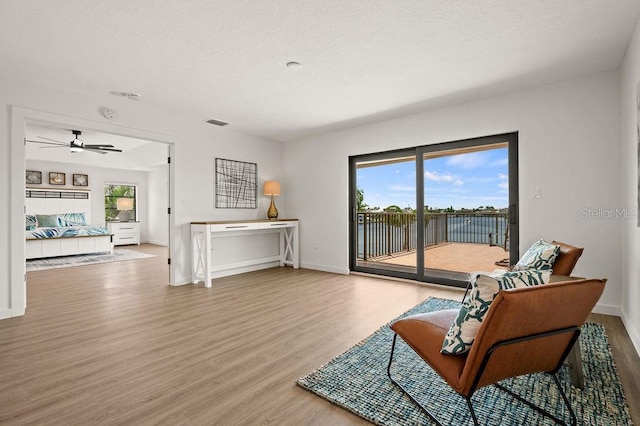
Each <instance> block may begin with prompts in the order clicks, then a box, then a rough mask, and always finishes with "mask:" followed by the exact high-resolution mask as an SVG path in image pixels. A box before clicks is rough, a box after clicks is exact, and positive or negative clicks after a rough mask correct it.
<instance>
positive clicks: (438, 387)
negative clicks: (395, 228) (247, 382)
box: [297, 298, 632, 426]
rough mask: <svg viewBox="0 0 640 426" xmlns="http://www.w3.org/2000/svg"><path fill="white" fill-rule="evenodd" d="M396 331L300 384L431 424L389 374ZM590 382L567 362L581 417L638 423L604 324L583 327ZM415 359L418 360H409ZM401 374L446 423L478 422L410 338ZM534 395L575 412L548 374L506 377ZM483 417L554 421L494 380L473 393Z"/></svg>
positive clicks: (403, 348) (364, 408)
mask: <svg viewBox="0 0 640 426" xmlns="http://www.w3.org/2000/svg"><path fill="white" fill-rule="evenodd" d="M458 306H460V305H459V303H458V302H454V301H451V300H444V299H437V298H429V299H427V300H426V301H425V302H423V303H421V304H419V305H418V306H416V307H414V308H413V309H411V310H410V311H408V312H406V313H405V314H403V315H402V316H406V315H412V314H417V313H423V312H430V311H434V310H440V309H448V308H455V307H458ZM392 338H393V332H392V331H391V329H390V328H389V325H388V324H387V325H385V326H383V327H381V328H380V329H378V331H376V332H375V333H374V334H372V335H371V336H369V337H368V338H366V339H365V340H363V341H362V342H360V343H358V344H357V345H355V346H354V347H352V348H351V349H349V350H348V351H347V352H345V353H343V354H342V355H339V356H338V357H336V358H334V359H333V360H331V361H330V362H329V363H328V364H326V365H324V366H322V367H320V368H319V369H318V370H316V371H313V372H312V373H310V374H309V375H307V376H305V377H302V378H300V379H298V381H297V384H298V385H300V386H302V387H303V388H305V389H308V390H310V391H311V392H313V393H315V394H317V395H319V396H321V397H322V398H325V399H327V400H328V401H330V402H332V403H334V404H337V405H338V406H340V407H342V408H345V409H347V410H349V411H351V412H353V413H355V414H357V415H359V416H361V417H363V418H364V419H366V420H368V421H370V422H372V423H375V424H378V425H408V424H410V425H430V424H432V423H431V421H430V420H429V419H428V418H427V416H426V415H425V414H424V413H423V412H422V411H421V410H420V409H419V408H418V407H416V406H415V405H414V404H413V403H412V401H411V400H410V399H409V398H408V397H406V396H405V395H404V394H403V393H402V391H401V390H400V389H398V388H397V387H396V386H395V385H394V384H393V383H391V382H390V381H389V378H388V377H387V371H386V369H387V363H388V362H389V353H390V351H391V340H392ZM580 345H581V349H582V358H583V370H584V377H585V388H584V390H580V389H577V388H574V387H573V386H571V385H570V379H569V372H568V370H567V367H562V368H561V369H560V372H559V373H558V377H559V379H560V381H561V383H563V384H564V389H565V391H566V393H567V396H568V397H569V400H570V401H571V406H572V407H573V409H574V411H575V413H576V416H577V417H578V424H580V425H631V424H632V421H631V418H630V415H629V408H628V406H627V403H626V400H625V397H624V394H623V391H622V386H621V384H620V380H619V377H618V373H617V369H616V366H615V363H614V361H613V357H612V355H611V349H610V347H609V343H608V340H607V336H606V334H605V331H604V327H603V326H602V325H600V324H594V323H587V324H585V325H584V327H583V330H582V334H581V335H580ZM408 366H410V367H408ZM392 369H393V372H394V375H395V376H397V377H398V379H399V381H400V383H402V384H403V385H405V386H406V387H407V388H408V389H409V390H410V391H412V394H414V396H416V397H418V398H419V400H420V402H421V403H423V404H424V405H425V406H426V407H427V408H429V409H430V410H431V411H432V412H433V413H435V414H436V417H438V419H439V420H440V421H441V422H442V423H443V424H451V425H467V424H473V421H472V420H471V416H470V414H469V410H468V408H467V404H466V402H465V400H464V398H462V397H461V396H459V395H458V394H457V393H456V392H455V391H453V390H451V388H450V387H449V386H448V385H447V384H446V383H445V382H444V381H443V380H442V379H441V378H440V377H439V376H438V375H437V374H436V373H434V372H433V370H431V369H430V368H429V367H428V366H427V364H426V363H425V362H424V361H422V360H421V359H420V358H419V357H418V356H417V355H415V353H414V352H413V350H411V348H409V347H408V346H407V345H406V344H405V343H404V342H403V341H402V339H398V343H397V344H396V355H394V364H393V366H392ZM502 383H503V384H505V385H506V386H507V387H509V388H511V389H512V390H513V391H515V392H516V393H518V394H519V395H521V396H523V397H525V398H526V399H528V400H530V401H533V402H534V403H536V404H538V405H540V406H542V407H543V408H546V409H548V410H549V411H551V412H552V413H554V414H556V415H559V417H560V418H563V419H566V420H568V419H569V414H568V411H567V410H566V408H565V406H564V404H563V403H562V402H560V403H558V401H559V400H560V396H559V394H558V392H557V389H556V387H555V385H554V384H553V379H551V378H550V377H549V376H547V375H545V374H535V375H531V376H525V377H519V378H516V379H509V380H505V381H504V382H502ZM471 401H472V403H473V406H474V408H475V409H476V413H477V415H478V421H479V422H480V424H491V425H497V424H500V425H518V426H519V425H538V424H540V425H547V424H554V423H553V422H551V421H550V420H549V419H547V418H545V417H544V416H541V415H539V414H538V413H537V412H535V411H534V410H532V409H530V408H529V407H527V406H525V405H524V404H522V403H520V402H519V401H517V400H515V399H514V398H512V397H511V396H509V395H508V394H506V393H505V392H502V391H500V390H498V389H497V388H495V387H493V386H488V387H485V388H481V389H479V390H478V391H476V392H475V393H474V395H473V397H472V398H471Z"/></svg>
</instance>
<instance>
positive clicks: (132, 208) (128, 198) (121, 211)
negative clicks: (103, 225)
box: [104, 184, 138, 222]
mask: <svg viewBox="0 0 640 426" xmlns="http://www.w3.org/2000/svg"><path fill="white" fill-rule="evenodd" d="M136 189H137V188H136V186H135V185H122V184H120V185H113V184H105V186H104V217H105V220H106V221H107V222H118V221H134V220H137V217H138V206H137V203H136Z"/></svg>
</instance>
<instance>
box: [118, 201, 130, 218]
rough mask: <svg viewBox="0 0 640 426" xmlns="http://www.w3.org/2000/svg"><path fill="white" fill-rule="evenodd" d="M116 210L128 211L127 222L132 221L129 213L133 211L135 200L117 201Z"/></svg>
mask: <svg viewBox="0 0 640 426" xmlns="http://www.w3.org/2000/svg"><path fill="white" fill-rule="evenodd" d="M116 208H117V209H118V210H120V211H121V212H124V211H126V212H127V219H126V220H131V217H130V213H129V212H130V211H131V210H133V198H118V201H116ZM118 216H120V213H118Z"/></svg>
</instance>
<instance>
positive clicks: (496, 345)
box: [387, 279, 606, 425]
mask: <svg viewBox="0 0 640 426" xmlns="http://www.w3.org/2000/svg"><path fill="white" fill-rule="evenodd" d="M605 283H606V279H602V280H576V281H565V282H559V283H553V284H545V285H540V286H535V287H527V288H518V289H513V290H508V291H500V292H499V294H498V296H496V298H495V299H494V300H493V302H492V304H491V306H490V307H489V310H488V312H487V315H486V317H485V318H484V320H483V322H482V325H481V326H480V329H479V330H478V334H477V335H476V338H475V340H474V342H473V344H472V346H471V349H470V350H469V352H468V353H467V354H465V355H445V354H442V353H440V348H441V347H442V341H443V339H444V337H445V335H446V333H447V331H448V329H449V326H450V325H451V323H452V322H453V321H454V319H455V318H456V315H457V313H458V310H457V309H449V310H444V311H438V312H430V313H427V314H420V315H413V316H410V317H407V318H404V319H401V320H398V321H396V322H395V323H393V324H392V325H391V329H392V330H393V331H394V333H395V334H394V337H393V346H392V349H391V355H390V357H389V364H388V367H387V374H388V376H389V378H390V379H391V381H392V382H393V383H395V384H396V385H397V386H398V387H400V389H402V391H403V392H404V393H406V394H407V395H408V396H409V397H410V398H411V399H412V400H413V401H414V403H415V404H417V405H418V406H419V407H420V408H421V409H422V410H423V411H424V412H425V413H426V414H427V415H428V416H429V418H430V419H431V420H433V421H434V422H436V423H437V424H441V423H440V422H439V421H438V420H437V419H436V417H435V416H434V415H433V414H431V413H430V412H429V411H428V410H427V409H426V408H425V407H424V406H423V405H421V404H420V403H419V402H418V401H417V400H416V399H415V398H414V397H413V396H411V394H410V393H409V392H408V391H407V390H406V389H405V388H404V387H403V386H402V385H401V384H400V383H398V382H397V381H396V380H395V379H394V378H393V376H392V364H393V355H394V351H395V348H396V339H397V337H398V336H400V337H401V338H402V340H404V341H405V342H406V343H407V344H408V345H409V346H410V347H411V348H412V349H413V350H414V351H415V352H416V353H417V354H418V355H420V357H421V358H422V359H423V360H424V361H425V362H426V363H427V364H429V365H430V366H431V368H433V369H434V370H435V371H436V372H437V373H438V374H439V375H440V376H441V377H442V379H444V381H445V382H447V384H449V386H451V387H452V388H453V389H454V390H455V391H456V392H457V393H458V394H460V395H461V396H462V397H463V398H465V400H466V402H467V405H468V407H469V410H470V412H471V417H472V419H473V422H474V424H475V425H477V424H478V420H477V417H476V414H475V411H474V410H473V406H472V404H471V397H472V395H473V393H474V392H475V391H476V390H477V389H479V388H481V387H484V386H488V385H491V384H495V386H497V387H498V388H500V389H501V390H503V391H505V392H508V393H509V394H510V395H512V396H514V397H515V398H516V399H518V400H520V401H522V402H524V403H526V404H527V405H529V406H530V407H532V408H534V409H535V410H536V411H538V412H540V413H541V414H543V415H545V416H547V417H550V418H551V419H553V420H555V421H556V422H559V423H563V422H562V420H560V419H559V418H557V417H556V416H554V415H553V414H551V413H549V412H548V411H546V410H543V409H542V408H540V407H537V406H535V405H533V404H532V403H530V402H529V401H526V400H524V399H523V398H521V397H520V396H518V395H516V394H515V393H513V392H512V391H511V390H509V389H507V388H505V387H504V386H502V385H500V384H498V383H497V382H499V381H501V380H504V379H507V378H509V377H516V376H520V375H524V374H531V373H535V372H547V373H549V374H551V375H552V377H553V379H554V381H555V383H556V386H557V387H558V390H559V392H560V394H561V396H562V399H563V400H564V403H565V404H566V405H567V407H568V408H569V414H570V416H571V424H573V425H575V424H576V421H577V420H576V416H575V413H574V412H573V409H572V408H571V405H570V403H569V401H568V399H567V397H566V395H565V393H564V391H563V389H562V386H561V385H560V382H559V381H558V378H557V377H556V375H555V373H556V372H557V371H558V370H559V369H560V367H561V366H562V363H563V361H564V359H565V358H566V356H567V354H568V353H569V350H570V349H571V347H572V346H573V344H574V343H575V342H576V341H577V339H578V336H579V334H580V327H581V326H582V324H583V323H584V322H585V320H586V318H587V316H588V315H589V313H590V312H591V310H592V309H593V307H594V306H595V304H596V302H597V301H598V299H599V298H600V296H601V294H602V292H603V290H604V286H605ZM523 318H526V319H527V320H526V321H522V319H523ZM400 368H411V367H410V366H402V367H400Z"/></svg>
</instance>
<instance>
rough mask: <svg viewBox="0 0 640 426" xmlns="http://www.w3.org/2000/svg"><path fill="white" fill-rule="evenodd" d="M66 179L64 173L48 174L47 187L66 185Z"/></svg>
mask: <svg viewBox="0 0 640 426" xmlns="http://www.w3.org/2000/svg"><path fill="white" fill-rule="evenodd" d="M66 183H67V179H66V175H65V174H64V173H59V172H49V185H66Z"/></svg>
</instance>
